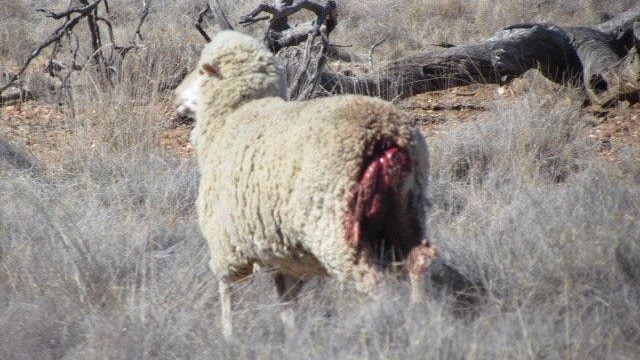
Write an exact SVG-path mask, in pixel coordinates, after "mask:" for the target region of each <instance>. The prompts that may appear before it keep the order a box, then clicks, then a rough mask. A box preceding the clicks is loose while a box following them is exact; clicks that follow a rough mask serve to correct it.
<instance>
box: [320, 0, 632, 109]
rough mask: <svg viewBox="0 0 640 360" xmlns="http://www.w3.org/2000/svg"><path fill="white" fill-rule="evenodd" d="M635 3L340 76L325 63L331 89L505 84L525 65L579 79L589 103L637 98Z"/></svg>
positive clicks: (391, 93) (556, 77)
mask: <svg viewBox="0 0 640 360" xmlns="http://www.w3.org/2000/svg"><path fill="white" fill-rule="evenodd" d="M639 21H640V6H637V7H635V8H633V9H630V10H628V11H626V12H624V13H622V14H619V15H618V16H616V17H614V18H613V19H611V20H609V21H607V22H605V23H603V24H599V25H593V26H574V27H560V26H556V25H553V24H518V25H512V26H508V27H505V28H503V29H501V30H498V31H497V32H496V33H495V34H494V35H493V36H492V37H491V38H489V39H487V40H485V41H481V42H479V43H476V44H469V45H460V46H452V47H447V48H442V49H436V50H431V51H424V52H420V53H417V54H415V55H410V56H407V57H403V58H400V59H397V60H394V61H391V62H389V63H387V64H385V65H384V66H382V67H381V68H380V70H379V71H377V72H375V73H374V74H370V75H366V76H345V75H344V74H340V73H337V72H333V71H331V70H330V69H325V70H324V71H323V73H322V76H321V79H320V85H321V86H322V87H323V88H324V89H325V90H326V91H328V92H330V93H361V94H368V95H373V96H380V97H383V98H385V99H389V100H391V99H394V98H396V97H400V98H404V97H408V96H412V95H415V94H419V93H423V92H428V91H435V90H442V89H447V88H450V87H455V86H461V85H468V84H472V83H483V84H503V83H506V82H509V81H510V80H512V79H513V78H515V77H518V76H520V75H522V74H523V73H524V72H526V71H528V70H529V69H538V70H540V72H541V73H542V74H543V75H544V76H545V77H547V78H549V79H550V80H552V81H554V82H556V83H559V84H563V85H567V84H577V85H580V86H583V87H584V89H585V93H586V94H587V97H588V99H589V100H590V101H591V102H594V103H597V104H601V105H608V104H611V103H612V102H614V101H615V100H617V99H619V98H625V99H633V98H636V97H638V96H637V93H638V89H639V86H638V70H637V68H638V62H639V61H638V52H637V49H639V48H640V47H638V44H640V40H638V39H640V32H639V30H640V25H638V22H639Z"/></svg>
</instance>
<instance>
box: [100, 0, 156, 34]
mask: <svg viewBox="0 0 640 360" xmlns="http://www.w3.org/2000/svg"><path fill="white" fill-rule="evenodd" d="M105 2H106V1H105ZM147 15H149V3H148V2H147V1H145V0H143V1H142V11H140V21H138V26H137V27H136V32H135V34H134V35H133V37H134V39H133V40H134V41H133V42H135V36H136V35H137V36H138V38H139V39H140V41H144V39H143V38H142V34H141V33H140V28H141V27H142V24H143V23H144V20H145V19H146V18H147Z"/></svg>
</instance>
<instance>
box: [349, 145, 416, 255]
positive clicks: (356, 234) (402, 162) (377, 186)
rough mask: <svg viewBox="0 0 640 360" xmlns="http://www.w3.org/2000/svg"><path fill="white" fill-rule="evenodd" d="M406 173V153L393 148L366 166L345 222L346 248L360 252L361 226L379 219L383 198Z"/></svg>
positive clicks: (408, 159) (409, 169) (408, 160)
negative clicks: (350, 247)
mask: <svg viewBox="0 0 640 360" xmlns="http://www.w3.org/2000/svg"><path fill="white" fill-rule="evenodd" d="M410 172H411V158H410V157H409V153H408V152H407V151H406V150H405V149H402V148H399V147H397V146H392V147H390V148H387V149H386V150H383V151H382V152H381V154H379V155H377V156H374V158H373V159H372V160H371V161H370V162H369V164H368V165H367V167H366V169H365V171H364V173H363V175H362V178H361V179H360V182H359V183H358V189H357V191H356V199H355V206H354V207H353V211H352V213H351V215H350V216H349V219H348V221H347V229H346V230H347V240H348V243H349V245H350V246H352V247H354V248H356V249H358V250H360V248H361V246H362V244H361V238H362V236H361V235H362V225H363V224H364V223H365V222H367V221H377V220H380V219H381V218H382V216H383V215H384V206H385V204H384V201H385V197H386V195H387V194H388V192H389V191H390V189H392V188H393V187H395V186H398V185H399V184H400V183H401V182H402V180H403V179H404V178H405V177H406V176H407V175H408V174H409V173H410Z"/></svg>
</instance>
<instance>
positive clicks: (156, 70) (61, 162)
mask: <svg viewBox="0 0 640 360" xmlns="http://www.w3.org/2000/svg"><path fill="white" fill-rule="evenodd" d="M66 3H67V2H61V1H53V0H52V1H38V2H37V6H38V7H52V8H56V9H58V10H59V9H60V8H63V7H64V6H65V5H66ZM109 3H110V6H111V7H112V9H113V11H114V18H113V19H112V21H113V22H114V25H115V26H116V27H121V28H120V30H116V31H123V32H124V31H125V30H126V32H125V33H131V31H130V30H131V29H129V27H135V25H136V21H132V20H131V19H135V18H136V17H135V16H134V14H136V13H135V11H136V9H138V7H139V6H138V5H139V4H133V3H130V2H127V1H110V2H109ZM365 3H366V4H367V6H366V7H365V6H364V4H365ZM33 4H34V2H32V1H19V2H16V3H15V4H11V5H9V6H3V7H0V38H1V39H2V41H1V42H0V71H9V70H15V67H16V66H19V65H20V64H21V62H22V61H23V59H24V58H25V57H26V56H28V54H29V52H30V50H29V48H28V47H27V46H26V45H21V44H23V39H24V38H25V37H26V39H27V43H28V44H31V45H37V43H38V39H39V38H40V37H41V36H44V34H47V33H49V32H50V28H49V27H48V26H50V25H51V22H49V21H43V20H42V18H41V17H39V16H38V15H37V14H34V13H33V7H32V5H33ZM194 4H195V3H194V2H187V1H175V2H173V1H156V2H152V3H151V9H150V10H151V12H150V15H149V18H148V19H147V22H146V23H145V27H143V29H142V31H143V32H144V34H146V35H147V36H146V37H145V42H144V43H145V48H144V49H142V50H141V51H138V52H136V53H135V54H130V55H129V56H127V58H126V60H125V61H126V62H125V64H123V69H124V71H126V74H127V76H126V77H125V78H124V80H123V81H121V82H119V83H117V84H115V85H114V88H113V89H107V88H103V87H101V86H99V85H96V82H95V81H93V79H94V78H93V76H94V75H93V74H92V72H91V71H85V72H82V73H79V74H77V75H76V77H75V78H74V79H73V81H72V84H73V87H72V91H73V94H74V96H73V102H69V101H67V100H64V99H62V100H60V101H62V102H61V103H60V104H59V103H58V97H56V96H51V97H50V98H46V97H45V98H42V97H40V98H39V99H40V100H39V102H37V103H36V105H37V106H38V107H39V108H41V109H46V110H47V111H46V112H45V111H43V110H38V111H35V110H34V107H35V105H33V106H32V105H29V104H28V103H27V104H24V105H22V106H21V105H15V106H10V107H6V106H5V107H0V358H2V359H54V358H56V359H57V358H65V359H102V358H118V359H120V358H127V359H129V358H134V359H135V358H160V359H171V358H180V359H182V358H197V359H201V358H220V359H229V358H291V359H299V358H338V359H344V358H348V359H352V358H353V359H361V358H408V359H414V358H428V359H436V358H437V359H449V358H453V359H461V358H470V359H476V358H477V359H489V358H497V359H509V358H515V359H521V358H578V359H605V358H607V359H609V358H616V359H617V358H622V359H625V358H626V359H633V358H636V357H637V354H638V353H640V262H639V261H638V259H639V258H640V245H639V244H640V185H638V184H640V161H638V158H639V156H640V148H639V145H638V144H639V142H638V135H637V131H638V130H637V129H635V130H634V129H627V130H628V133H629V134H631V135H629V139H631V141H628V139H627V140H625V139H623V138H620V137H617V136H618V135H616V134H615V133H614V134H612V135H611V136H610V137H607V138H601V137H598V136H599V135H598V136H595V137H589V134H591V131H593V129H599V127H598V126H600V123H601V122H606V121H607V119H614V117H609V115H602V116H601V114H602V113H603V112H610V113H614V112H615V114H623V115H620V116H626V118H628V119H630V120H629V121H630V122H633V121H635V124H637V121H638V118H639V117H640V114H639V111H638V109H639V107H638V105H637V104H636V105H633V106H628V105H624V104H621V105H619V108H616V109H608V110H597V112H593V111H591V110H590V109H588V108H585V107H583V106H582V104H581V103H580V100H579V99H580V97H579V96H576V95H575V94H574V93H573V92H574V91H576V90H574V89H562V88H553V89H549V88H547V87H545V86H546V85H545V84H540V83H538V82H536V81H531V82H530V86H529V87H528V88H526V89H524V90H519V91H518V92H517V93H516V94H511V95H508V96H498V95H497V93H496V91H495V88H493V87H491V86H488V87H479V86H478V87H475V88H473V91H476V92H480V91H482V89H485V91H489V93H490V94H492V95H491V96H487V97H486V98H484V99H483V100H482V105H483V107H484V108H487V109H488V110H486V111H477V112H476V113H474V115H473V116H471V117H467V118H466V120H465V121H464V122H462V123H460V121H459V120H458V118H459V115H457V114H456V113H454V112H450V114H454V115H451V116H449V117H444V118H439V119H440V121H441V122H440V123H438V124H436V125H437V126H438V127H437V131H434V130H433V129H434V128H433V127H431V125H432V124H430V123H428V122H425V124H424V130H425V131H424V133H425V135H426V136H427V137H428V139H429V142H430V150H431V159H432V171H431V186H430V189H429V192H430V194H431V198H432V202H433V206H432V209H431V213H430V216H429V220H428V226H427V228H428V232H429V234H430V239H431V241H432V242H433V243H434V244H436V245H437V246H438V247H439V249H440V250H441V253H442V255H443V256H444V257H445V259H447V261H448V262H449V263H450V264H451V265H452V266H455V267H456V268H457V269H458V270H459V271H460V272H461V273H463V274H464V275H466V276H468V277H470V278H473V279H475V280H477V281H479V282H481V283H482V284H483V285H484V288H485V290H486V291H485V293H484V294H483V295H482V296H481V298H480V299H479V301H477V302H475V303H474V304H473V305H472V307H470V308H466V309H461V308H460V306H461V304H460V303H459V302H456V300H455V298H454V296H452V295H451V294H449V293H447V292H441V291H439V288H438V287H436V286H434V285H432V284H426V288H425V291H426V292H427V293H428V294H429V295H428V296H427V297H426V302H425V304H423V305H421V306H419V307H413V308H411V307H406V303H407V299H408V296H409V289H408V286H407V285H406V284H403V283H400V282H397V283H396V282H389V283H388V284H385V286H384V288H383V289H381V292H382V294H381V296H380V297H379V298H376V299H371V298H366V297H362V296H360V295H359V294H357V293H355V292H353V291H352V290H350V289H342V288H341V287H340V286H339V285H337V284H336V283H334V282H332V281H317V282H314V283H313V284H310V285H312V286H308V287H307V290H305V291H304V292H303V293H302V295H301V299H300V307H299V309H298V311H297V314H296V319H297V320H298V321H299V323H298V329H297V330H296V332H295V334H287V333H286V332H285V331H284V329H283V328H282V324H281V322H280V319H279V317H278V311H276V310H277V307H278V300H277V296H276V293H275V291H274V290H272V284H271V276H268V274H264V273H261V274H258V275H256V276H255V277H254V278H252V279H251V280H250V281H251V282H252V283H253V284H252V286H245V287H242V286H240V287H239V290H238V295H237V298H238V299H240V300H241V301H239V304H238V305H237V306H236V308H235V316H236V317H237V318H238V321H237V324H238V325H239V326H238V327H237V328H236V332H237V338H236V340H234V341H233V342H231V343H225V342H224V341H223V340H222V337H221V332H220V327H219V324H220V319H219V316H220V314H219V308H220V307H219V304H218V294H217V286H216V279H215V278H214V277H213V276H212V274H211V271H210V270H209V268H208V266H207V262H208V261H209V258H208V251H207V247H206V243H205V241H204V240H203V238H202V237H201V235H200V234H199V231H198V228H197V224H196V219H195V215H194V209H193V203H194V200H195V196H196V188H197V170H196V166H195V161H194V159H193V155H192V154H190V153H188V152H187V153H185V152H180V151H175V150H176V149H175V147H172V146H168V145H166V143H165V142H163V141H164V140H165V139H164V138H163V136H164V135H163V134H164V132H165V131H166V128H167V126H168V125H169V121H170V118H171V116H172V115H171V111H170V106H171V103H172V99H171V98H170V96H171V95H170V92H168V91H162V90H159V88H161V86H160V85H161V84H162V83H163V82H165V81H169V80H170V79H171V78H172V76H173V75H175V74H176V73H177V72H179V71H181V70H182V69H183V68H188V67H190V66H192V65H193V64H194V63H195V61H196V58H197V56H198V53H199V49H200V47H201V45H202V39H201V37H200V35H199V34H198V33H197V32H196V31H195V30H194V29H193V28H192V24H193V21H194V19H195V18H196V14H197V11H198V10H199V9H198V6H197V5H194ZM225 5H226V7H227V10H228V11H229V18H230V19H238V16H239V15H240V14H244V13H247V11H248V10H250V9H251V8H253V7H254V6H255V2H254V1H241V2H231V1H227V2H225ZM630 5H635V1H624V0H617V1H613V2H611V1H607V2H604V1H581V0H576V1H573V2H561V1H534V0H518V1H516V0H511V1H508V2H506V3H504V4H501V6H499V7H496V5H495V4H494V2H487V1H477V2H461V1H431V0H425V1H417V0H416V1H402V2H401V1H397V2H379V1H374V2H372V3H371V4H370V3H369V2H361V1H351V0H348V1H347V0H344V1H340V0H338V6H339V8H338V11H339V14H340V19H339V20H340V23H339V25H338V27H337V28H336V30H335V31H334V32H333V33H332V38H333V40H334V41H335V42H337V43H342V44H353V45H354V46H353V49H352V50H353V51H355V52H357V53H358V54H360V55H361V56H362V57H363V58H366V54H367V52H368V50H369V47H370V45H371V44H373V43H374V42H376V41H377V40H379V39H380V37H382V36H388V40H387V41H386V42H385V43H384V44H383V45H382V46H381V47H380V48H378V49H377V50H376V54H380V56H379V57H376V59H378V58H380V59H383V58H392V57H395V56H396V55H397V54H405V53H406V52H409V51H411V50H412V49H416V48H420V47H423V46H428V45H429V44H432V43H437V42H441V41H445V40H446V41H449V42H454V43H466V42H470V41H472V40H474V39H480V38H483V37H486V36H487V35H488V34H491V33H492V32H493V31H495V30H496V29H497V28H498V27H500V26H503V25H507V24H511V23H516V22H522V21H555V22H559V23H564V24H582V23H589V22H597V21H599V18H600V15H601V14H602V13H605V12H609V13H615V12H617V11H620V10H623V9H626V8H628V7H629V6H630ZM582 9H587V10H586V11H585V10H582ZM5 19H8V21H5ZM236 21H237V20H236ZM385 24H386V25H385ZM24 29H26V30H28V31H26V32H23V30H24ZM246 30H250V31H254V32H255V34H257V35H259V34H260V33H261V32H260V29H246ZM25 34H26V35H25ZM38 66H39V65H38V64H37V63H36V64H35V66H34V67H32V71H31V72H29V73H28V74H26V77H25V78H24V79H23V81H25V82H30V83H31V84H32V86H31V90H32V91H34V92H36V93H37V92H38V91H41V92H49V91H51V90H49V89H48V87H46V86H45V85H39V84H46V82H44V81H42V82H38V79H39V78H40V77H43V76H45V75H43V74H41V73H40V70H41V69H40V68H39V67H38ZM39 86H42V88H38V87H39ZM34 87H36V88H34ZM487 89H488V90H487ZM455 91H458V90H452V91H450V92H449V94H451V93H452V92H455ZM467 97H468V96H466V95H465V98H467ZM421 99H424V98H420V97H416V98H414V99H409V100H407V101H409V102H419V101H421ZM45 101H51V103H45ZM625 106H626V107H625ZM52 113H55V117H52V116H51V114H52ZM416 114H417V113H416ZM594 114H595V115H594ZM598 116H601V117H598ZM616 116H617V115H616ZM17 118H21V119H24V123H22V124H21V123H19V122H17V121H16V120H15V119H17ZM626 118H625V119H626ZM416 119H417V120H420V119H421V118H419V117H418V116H417V115H416ZM633 119H635V120H633ZM610 121H611V122H613V121H617V120H610ZM620 121H622V120H620ZM183 126H186V125H183ZM627 130H625V131H627ZM633 131H636V135H635V137H633ZM184 137H185V142H186V141H188V139H186V137H187V135H186V134H185V135H184ZM605 155H606V156H605ZM272 310H273V311H272Z"/></svg>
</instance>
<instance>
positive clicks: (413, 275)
mask: <svg viewBox="0 0 640 360" xmlns="http://www.w3.org/2000/svg"><path fill="white" fill-rule="evenodd" d="M437 254H438V253H437V250H436V248H435V247H434V246H431V245H430V244H429V242H428V241H426V240H424V241H423V242H422V244H420V245H418V246H415V247H414V248H413V249H411V252H410V253H409V256H408V257H407V261H406V268H407V272H408V273H409V282H410V284H411V303H412V304H420V303H422V302H423V301H424V295H423V293H422V284H423V282H424V274H425V271H426V270H427V268H428V267H429V265H431V261H433V259H435V258H436V257H437Z"/></svg>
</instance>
